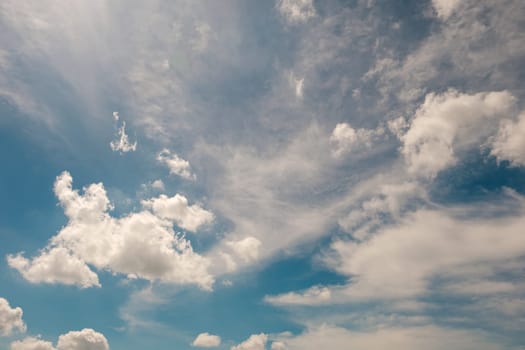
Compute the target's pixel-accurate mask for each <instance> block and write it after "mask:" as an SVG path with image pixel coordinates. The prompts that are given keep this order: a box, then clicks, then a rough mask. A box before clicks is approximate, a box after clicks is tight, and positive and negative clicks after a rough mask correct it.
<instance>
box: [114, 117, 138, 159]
mask: <svg viewBox="0 0 525 350" xmlns="http://www.w3.org/2000/svg"><path fill="white" fill-rule="evenodd" d="M117 116H118V115H117ZM117 136H118V139H117V140H114V141H111V142H110V143H109V145H110V146H111V149H112V150H113V151H114V152H121V153H127V152H135V151H136V150H137V141H135V142H134V143H130V142H129V137H128V135H127V134H126V122H124V121H123V122H122V126H121V127H120V128H119V129H118V132H117Z"/></svg>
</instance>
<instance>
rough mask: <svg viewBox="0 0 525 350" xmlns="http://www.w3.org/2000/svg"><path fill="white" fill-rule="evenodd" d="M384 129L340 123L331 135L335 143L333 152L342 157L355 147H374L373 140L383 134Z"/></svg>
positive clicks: (331, 140)
mask: <svg viewBox="0 0 525 350" xmlns="http://www.w3.org/2000/svg"><path fill="white" fill-rule="evenodd" d="M383 132H384V131H383V129H382V128H379V129H376V130H370V129H354V128H353V127H352V126H351V125H350V124H348V123H339V124H337V125H336V126H335V128H334V130H333V131H332V135H331V136H330V142H332V144H333V145H334V149H333V154H334V156H335V157H340V156H343V155H345V154H348V153H350V152H351V151H352V150H355V149H364V148H365V149H366V148H370V147H372V142H373V141H374V140H375V138H377V137H378V136H380V135H382V134H383Z"/></svg>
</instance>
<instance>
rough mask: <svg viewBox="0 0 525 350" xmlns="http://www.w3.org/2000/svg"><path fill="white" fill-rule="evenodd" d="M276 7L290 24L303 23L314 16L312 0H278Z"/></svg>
mask: <svg viewBox="0 0 525 350" xmlns="http://www.w3.org/2000/svg"><path fill="white" fill-rule="evenodd" d="M277 8H278V9H279V12H280V13H281V15H282V16H283V17H284V18H285V19H286V20H287V21H288V22H289V23H291V24H297V23H304V22H306V21H308V20H309V19H310V18H312V17H315V16H316V11H315V7H314V4H313V0H278V2H277Z"/></svg>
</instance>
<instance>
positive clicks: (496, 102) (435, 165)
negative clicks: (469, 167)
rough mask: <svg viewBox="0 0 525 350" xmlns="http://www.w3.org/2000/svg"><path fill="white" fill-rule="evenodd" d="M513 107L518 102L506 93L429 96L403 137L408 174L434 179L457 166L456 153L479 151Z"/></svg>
mask: <svg viewBox="0 0 525 350" xmlns="http://www.w3.org/2000/svg"><path fill="white" fill-rule="evenodd" d="M514 107H515V98H514V97H513V96H512V95H511V94H510V93H509V92H507V91H501V92H480V93H477V94H473V95H469V94H462V93H459V92H458V91H455V90H449V91H447V92H445V93H443V94H434V93H430V94H428V95H426V97H425V101H424V102H423V104H422V105H421V106H420V107H419V108H418V110H417V111H416V114H415V117H414V119H413V120H412V122H411V124H410V128H409V129H408V131H407V132H406V133H405V134H404V135H403V136H402V137H401V140H402V142H403V146H402V154H403V156H404V157H405V161H406V163H407V166H408V171H409V172H410V173H411V174H414V175H416V176H421V177H427V178H432V177H434V176H435V175H436V174H437V173H438V172H439V171H441V170H443V169H445V168H447V167H449V166H451V165H454V164H455V163H456V161H457V158H456V151H458V150H465V149H467V148H469V147H474V146H478V147H479V146H480V144H481V142H482V141H484V140H485V139H486V138H487V137H488V136H490V135H491V134H492V133H494V132H495V130H496V128H497V125H498V123H499V120H501V119H502V118H506V117H509V116H510V114H512V112H513V109H514Z"/></svg>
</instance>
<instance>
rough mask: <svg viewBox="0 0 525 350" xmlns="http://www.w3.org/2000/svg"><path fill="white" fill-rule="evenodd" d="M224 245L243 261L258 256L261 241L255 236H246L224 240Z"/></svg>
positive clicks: (254, 258) (252, 259) (253, 259)
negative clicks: (233, 239)
mask: <svg viewBox="0 0 525 350" xmlns="http://www.w3.org/2000/svg"><path fill="white" fill-rule="evenodd" d="M226 245H227V246H228V247H230V248H231V250H233V252H234V253H235V254H236V255H237V256H238V257H239V258H241V259H242V260H244V261H245V262H249V261H255V260H257V258H258V257H259V248H260V246H261V241H259V240H258V239H257V238H255V237H246V238H242V239H239V240H236V241H229V242H226Z"/></svg>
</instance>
